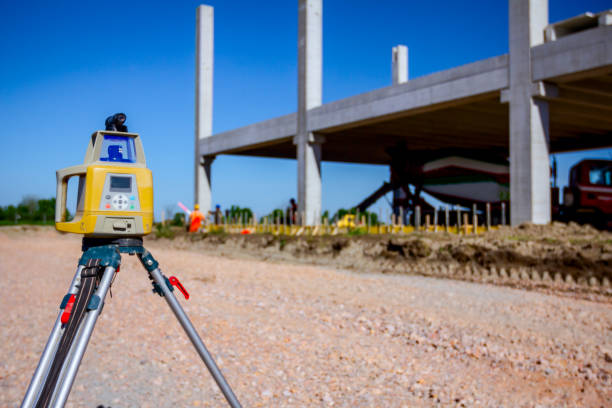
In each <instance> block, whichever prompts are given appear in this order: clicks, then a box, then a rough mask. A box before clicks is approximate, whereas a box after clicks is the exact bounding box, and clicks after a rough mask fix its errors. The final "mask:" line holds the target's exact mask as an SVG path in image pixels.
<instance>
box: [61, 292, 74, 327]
mask: <svg viewBox="0 0 612 408" xmlns="http://www.w3.org/2000/svg"><path fill="white" fill-rule="evenodd" d="M75 299H76V296H75V295H70V297H69V298H68V302H66V306H65V307H64V313H62V318H61V321H62V324H66V323H68V320H70V314H71V313H72V307H73V306H74V301H75Z"/></svg>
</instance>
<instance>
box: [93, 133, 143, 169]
mask: <svg viewBox="0 0 612 408" xmlns="http://www.w3.org/2000/svg"><path fill="white" fill-rule="evenodd" d="M100 161H107V162H120V163H136V149H135V148H134V139H133V138H131V137H129V136H121V135H104V139H103V140H102V148H101V149H100Z"/></svg>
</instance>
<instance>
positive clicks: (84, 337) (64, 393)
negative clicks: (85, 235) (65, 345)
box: [50, 266, 115, 408]
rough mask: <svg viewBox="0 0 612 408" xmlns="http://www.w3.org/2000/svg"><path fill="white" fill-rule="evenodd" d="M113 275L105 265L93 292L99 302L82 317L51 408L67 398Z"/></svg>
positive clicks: (61, 403) (62, 402) (112, 269)
mask: <svg viewBox="0 0 612 408" xmlns="http://www.w3.org/2000/svg"><path fill="white" fill-rule="evenodd" d="M113 276H115V268H113V267H112V266H107V267H106V269H105V270H104V275H102V279H101V280H100V284H99V285H98V288H97V289H96V292H95V294H94V296H97V298H98V299H99V302H98V304H97V305H95V308H91V309H90V310H89V311H88V312H87V315H86V316H85V318H84V319H83V322H82V323H81V327H80V328H79V331H78V333H77V335H76V338H75V339H74V342H73V344H72V347H71V348H70V353H69V356H68V358H67V359H66V363H65V365H64V367H63V368H62V372H61V374H60V378H59V380H58V385H57V387H56V389H55V392H54V393H53V398H52V399H51V404H50V406H51V407H53V408H61V407H63V406H64V404H65V403H66V400H67V399H68V395H69V394H70V389H71V388H72V384H73V383H74V379H75V377H76V374H77V371H78V370H79V365H80V364H81V360H82V359H83V355H84V354H85V349H86V348H87V343H89V339H90V338H91V334H92V333H93V329H94V326H95V324H96V321H97V320H98V316H99V315H100V312H101V311H102V306H104V299H105V298H106V293H107V292H108V289H109V288H110V285H111V282H112V281H113Z"/></svg>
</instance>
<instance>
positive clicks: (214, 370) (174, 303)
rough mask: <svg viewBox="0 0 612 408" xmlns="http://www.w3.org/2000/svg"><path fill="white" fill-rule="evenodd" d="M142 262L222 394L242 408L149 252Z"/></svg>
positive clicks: (235, 407)
mask: <svg viewBox="0 0 612 408" xmlns="http://www.w3.org/2000/svg"><path fill="white" fill-rule="evenodd" d="M140 260H141V262H142V263H143V265H144V267H145V268H146V269H147V270H148V271H149V274H150V275H151V277H152V278H153V280H154V281H155V283H157V285H158V286H159V288H160V289H161V290H162V292H163V294H164V299H166V302H167V303H168V306H170V309H172V312H174V315H175V316H176V318H177V319H178V321H179V323H180V324H181V326H183V329H184V330H185V333H187V336H188V337H189V340H191V342H192V343H193V346H194V347H195V349H196V350H197V352H198V354H199V355H200V357H201V358H202V360H203V361H204V364H206V367H207V368H208V371H210V374H211V375H212V376H213V378H214V379H215V381H216V383H217V385H218V386H219V388H220V389H221V392H222V393H223V395H224V396H225V399H226V400H227V402H228V403H229V405H230V406H231V407H232V408H241V407H242V406H241V405H240V402H238V398H236V395H234V392H233V391H232V389H231V388H230V386H229V384H228V383H227V381H226V380H225V377H223V374H222V373H221V370H219V367H217V364H216V363H215V360H214V359H213V358H212V356H211V355H210V353H209V352H208V349H206V346H205V345H204V342H203V341H202V339H201V338H200V336H199V335H198V332H197V331H196V329H195V327H193V324H192V323H191V321H190V320H189V317H187V314H186V313H185V311H184V310H183V308H182V307H181V304H180V303H179V302H178V300H176V297H175V296H174V294H173V293H172V291H171V290H170V289H169V288H168V286H167V284H166V279H165V278H164V276H163V274H162V272H161V271H160V270H159V268H158V267H157V265H158V264H157V262H156V261H155V260H154V259H153V257H152V256H151V255H150V254H149V253H148V252H147V251H145V253H144V256H142V257H141V258H140Z"/></svg>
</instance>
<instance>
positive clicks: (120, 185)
mask: <svg viewBox="0 0 612 408" xmlns="http://www.w3.org/2000/svg"><path fill="white" fill-rule="evenodd" d="M110 179H111V184H110V189H111V191H132V178H131V177H116V176H111V178H110Z"/></svg>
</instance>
